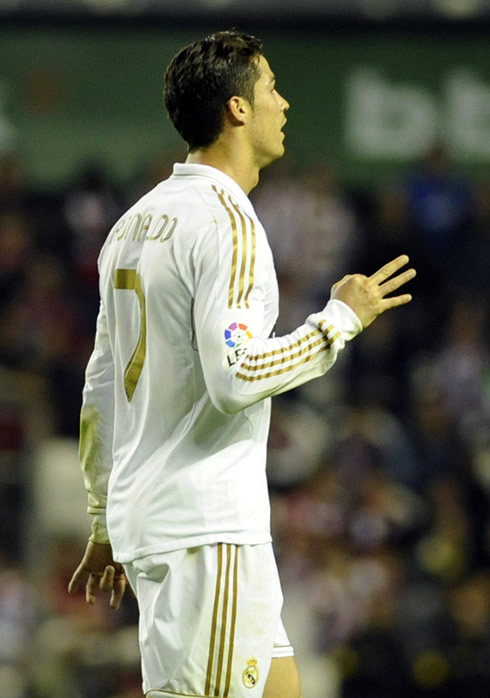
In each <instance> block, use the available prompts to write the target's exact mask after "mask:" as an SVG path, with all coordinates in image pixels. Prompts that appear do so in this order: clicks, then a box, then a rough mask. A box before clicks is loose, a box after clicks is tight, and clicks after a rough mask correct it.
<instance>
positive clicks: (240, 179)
mask: <svg viewBox="0 0 490 698" xmlns="http://www.w3.org/2000/svg"><path fill="white" fill-rule="evenodd" d="M186 162H188V163H193V164H196V165H209V166H210V167H215V168H216V169H217V170H221V171H222V172H224V173H225V174H227V175H228V176H229V177H231V178H232V179H233V180H234V181H235V182H236V183H237V184H238V185H239V186H240V187H241V188H242V189H243V191H244V192H245V194H247V195H248V194H249V193H250V192H251V191H252V189H253V188H254V187H255V186H257V183H258V181H259V167H258V166H257V165H256V164H255V163H254V162H253V159H252V156H251V153H250V151H249V150H248V149H243V148H241V147H240V145H239V144H233V143H229V142H228V143H227V142H223V141H221V140H218V141H217V142H216V143H213V144H212V145H211V146H209V147H208V148H199V149H197V150H194V151H192V152H191V153H189V154H188V156H187V158H186Z"/></svg>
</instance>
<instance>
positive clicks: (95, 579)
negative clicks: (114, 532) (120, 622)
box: [68, 541, 127, 609]
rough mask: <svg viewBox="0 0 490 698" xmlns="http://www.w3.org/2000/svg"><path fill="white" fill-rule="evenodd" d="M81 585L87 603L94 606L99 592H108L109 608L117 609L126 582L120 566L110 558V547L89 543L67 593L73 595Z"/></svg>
mask: <svg viewBox="0 0 490 698" xmlns="http://www.w3.org/2000/svg"><path fill="white" fill-rule="evenodd" d="M83 584H85V598H86V601H87V603H89V604H94V603H95V601H96V598H97V593H98V592H99V591H102V592H106V593H108V592H109V593H110V602H109V603H110V605H111V607H112V608H114V609H118V608H119V606H120V605H121V601H122V598H123V596H124V592H125V590H126V585H127V580H126V575H125V574H124V569H123V567H122V565H121V564H119V563H118V562H115V561H114V559H113V557H112V547H111V546H110V545H108V544H101V543H92V542H90V541H89V543H88V544H87V548H86V550H85V554H84V556H83V558H82V561H81V562H80V564H79V565H78V567H77V569H76V570H75V572H74V573H73V576H72V578H71V580H70V583H69V585H68V592H69V593H70V594H75V593H76V592H77V591H78V589H79V588H80V587H81V586H82V585H83Z"/></svg>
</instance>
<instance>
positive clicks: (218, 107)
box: [164, 31, 262, 151]
mask: <svg viewBox="0 0 490 698" xmlns="http://www.w3.org/2000/svg"><path fill="white" fill-rule="evenodd" d="M261 53H262V42H261V41H260V39H257V38H256V37H254V36H250V35H248V34H243V33H240V32H236V31H222V32H217V33H215V34H212V35H211V36H208V37H206V38H205V39H201V40H200V41H196V42H195V43H193V44H190V45H189V46H186V47H184V48H183V49H182V50H181V51H179V53H178V54H177V55H176V56H174V58H173V59H172V61H171V63H170V65H169V67H168V69H167V72H166V75H165V89H164V98H165V105H166V107H167V110H168V113H169V115H170V118H171V120H172V122H173V124H174V126H175V128H176V129H177V131H178V132H179V133H180V135H181V136H182V138H183V139H184V141H185V142H186V143H187V145H188V146H189V150H190V151H192V150H196V149H197V148H205V147H207V146H209V145H211V144H212V143H214V142H215V141H216V139H217V138H218V136H219V135H220V133H221V131H222V130H223V124H224V115H225V106H226V103H227V102H228V100H229V99H230V98H231V97H233V95H238V96H240V97H244V98H245V99H247V100H248V101H249V102H250V104H252V106H253V103H254V85H255V83H256V81H257V79H258V59H259V57H260V55H261Z"/></svg>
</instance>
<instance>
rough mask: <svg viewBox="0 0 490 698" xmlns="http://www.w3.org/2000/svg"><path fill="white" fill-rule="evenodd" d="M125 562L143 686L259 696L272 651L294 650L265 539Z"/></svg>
mask: <svg viewBox="0 0 490 698" xmlns="http://www.w3.org/2000/svg"><path fill="white" fill-rule="evenodd" d="M125 569H126V573H127V576H128V579H129V582H130V584H131V586H132V588H133V590H134V592H135V594H136V597H137V599H138V605H139V611H140V623H139V643H140V650H141V660H142V673H143V690H144V693H145V694H148V693H151V692H153V691H156V692H157V693H156V695H158V696H167V695H168V696H169V697H170V698H174V697H175V696H185V697H189V696H190V697H192V698H205V697H207V696H216V697H219V698H261V696H262V695H263V692H264V687H265V682H266V679H267V675H268V673H269V669H270V664H271V660H272V658H273V657H288V656H291V655H293V654H294V651H293V648H292V647H291V644H290V642H289V639H288V636H287V634H286V631H285V629H284V626H283V624H282V621H281V608H282V601H283V597H282V591H281V586H280V582H279V575H278V572H277V566H276V562H275V558H274V553H273V551H272V546H271V545H270V544H265V545H239V546H237V545H230V544H225V543H219V544H216V545H206V546H202V547H198V548H191V549H189V550H176V551H174V552H170V553H161V554H158V555H150V556H148V557H145V558H142V559H140V560H135V561H134V562H132V563H128V564H126V565H125Z"/></svg>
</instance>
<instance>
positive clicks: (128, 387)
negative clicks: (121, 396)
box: [114, 269, 146, 402]
mask: <svg viewBox="0 0 490 698" xmlns="http://www.w3.org/2000/svg"><path fill="white" fill-rule="evenodd" d="M114 288H116V289H121V290H123V291H135V293H136V296H137V298H138V302H139V308H140V333H139V337H138V341H137V343H136V346H135V348H134V351H133V353H132V354H131V357H130V359H129V361H128V363H127V365H126V369H125V371H124V390H125V392H126V397H127V398H128V401H129V402H131V399H132V397H133V394H134V391H135V389H136V385H137V383H138V380H139V377H140V375H141V371H142V370H143V362H144V360H145V355H146V301H145V294H144V292H143V284H142V283H141V277H140V275H139V274H138V272H137V271H136V269H116V270H115V271H114Z"/></svg>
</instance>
